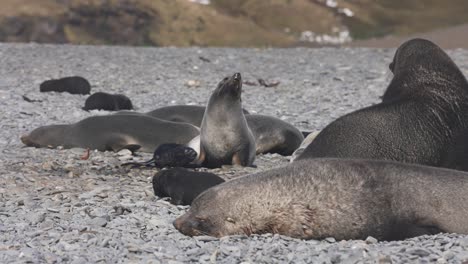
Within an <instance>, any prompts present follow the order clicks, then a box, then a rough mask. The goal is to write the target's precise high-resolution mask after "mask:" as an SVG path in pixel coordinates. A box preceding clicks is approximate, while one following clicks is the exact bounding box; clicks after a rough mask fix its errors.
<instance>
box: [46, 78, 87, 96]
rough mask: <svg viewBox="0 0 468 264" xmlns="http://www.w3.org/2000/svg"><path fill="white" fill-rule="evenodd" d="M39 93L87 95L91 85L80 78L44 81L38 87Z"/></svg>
mask: <svg viewBox="0 0 468 264" xmlns="http://www.w3.org/2000/svg"><path fill="white" fill-rule="evenodd" d="M39 91H41V92H58V93H63V92H68V93H71V94H89V93H90V91H91V85H90V84H89V82H88V80H86V79H85V78H83V77H81V76H70V77H64V78H60V79H52V80H47V81H44V82H42V83H41V84H40V86H39Z"/></svg>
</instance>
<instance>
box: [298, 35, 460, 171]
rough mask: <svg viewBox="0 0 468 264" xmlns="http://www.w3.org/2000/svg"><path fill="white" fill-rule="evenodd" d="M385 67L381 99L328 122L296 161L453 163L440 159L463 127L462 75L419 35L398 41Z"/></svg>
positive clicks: (447, 59)
mask: <svg viewBox="0 0 468 264" xmlns="http://www.w3.org/2000/svg"><path fill="white" fill-rule="evenodd" d="M390 69H391V70H392V72H393V74H394V77H393V79H392V81H391V82H390V84H389V86H388V88H387V90H386V91H385V94H384V96H383V98H382V103H380V104H377V105H374V106H371V107H367V108H364V109H361V110H358V111H355V112H353V113H350V114H347V115H345V116H343V117H340V118H338V119H337V120H335V121H334V122H332V123H331V124H329V125H328V126H327V127H325V129H323V130H322V132H320V134H319V135H318V136H317V137H316V138H315V140H314V141H313V142H312V143H311V144H310V145H309V146H308V147H307V148H306V149H305V150H304V152H303V153H302V154H301V155H300V156H299V157H298V159H297V160H302V159H309V158H316V157H339V158H369V159H383V160H394V161H401V162H407V163H418V164H425V165H430V166H436V167H439V166H446V167H448V168H455V167H456V166H457V164H444V162H443V161H444V160H446V157H445V156H446V155H448V153H449V148H450V146H452V145H453V144H456V142H455V140H456V139H455V138H456V135H458V134H460V133H461V132H462V131H464V130H466V129H467V128H468V82H467V80H466V79H465V77H464V76H463V74H462V73H461V71H460V70H459V69H458V67H457V66H456V65H455V63H454V62H453V61H452V60H451V59H450V57H449V56H448V55H447V54H446V53H445V52H444V51H443V50H442V49H440V48H439V47H438V46H437V45H435V44H434V43H432V42H430V41H428V40H423V39H413V40H410V41H408V42H405V43H404V44H402V45H401V46H400V47H399V48H398V50H397V51H396V53H395V57H394V58H393V62H392V63H391V64H390ZM452 160H454V161H455V160H457V159H452Z"/></svg>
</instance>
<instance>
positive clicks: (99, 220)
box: [89, 217, 108, 227]
mask: <svg viewBox="0 0 468 264" xmlns="http://www.w3.org/2000/svg"><path fill="white" fill-rule="evenodd" d="M107 222H108V221H107V219H106V218H104V217H96V218H93V219H91V221H90V222H89V224H90V225H92V226H100V227H105V226H106V225H107Z"/></svg>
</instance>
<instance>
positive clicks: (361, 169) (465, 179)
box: [174, 158, 468, 240]
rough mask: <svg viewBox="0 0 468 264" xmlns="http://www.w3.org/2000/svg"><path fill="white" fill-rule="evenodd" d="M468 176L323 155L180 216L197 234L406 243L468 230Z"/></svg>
mask: <svg viewBox="0 0 468 264" xmlns="http://www.w3.org/2000/svg"><path fill="white" fill-rule="evenodd" d="M467 196H468V173H466V172H462V171H456V170H450V169H443V168H435V167H429V166H422V165H415V164H405V163H399V162H392V161H382V160H352V159H334V158H317V159H310V160H301V161H296V162H293V163H291V164H289V165H287V166H285V167H282V168H277V169H272V170H269V171H266V172H260V173H256V174H251V175H247V176H244V177H240V178H237V179H233V180H230V181H227V182H225V183H222V184H220V185H218V186H214V187H212V188H210V189H208V190H206V191H205V192H203V193H202V194H200V195H199V196H198V197H197V198H196V199H195V200H194V201H193V202H192V206H191V208H190V209H189V210H188V211H187V213H185V214H184V215H182V216H180V217H179V218H177V219H176V220H175V221H174V226H175V227H176V228H177V229H178V230H179V231H180V232H182V233H183V234H185V235H189V236H197V235H209V236H215V237H223V236H227V235H239V234H241V235H242V234H246V235H251V234H263V233H276V234H281V235H286V236H290V237H294V238H300V239H324V238H326V237H334V238H336V239H337V240H342V239H344V240H347V239H365V238H367V237H368V236H372V237H375V238H377V239H379V240H400V239H405V238H409V237H414V236H419V235H425V234H436V233H439V232H448V233H459V234H468V220H467V219H468V210H466V197H467Z"/></svg>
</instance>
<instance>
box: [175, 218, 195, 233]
mask: <svg viewBox="0 0 468 264" xmlns="http://www.w3.org/2000/svg"><path fill="white" fill-rule="evenodd" d="M172 224H173V225H174V227H175V228H176V229H177V230H179V232H181V233H182V234H184V235H186V236H193V235H194V230H193V226H195V224H194V223H193V221H190V219H189V217H188V216H187V214H184V215H182V216H180V217H178V218H177V219H176V220H174V222H173V223H172Z"/></svg>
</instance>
